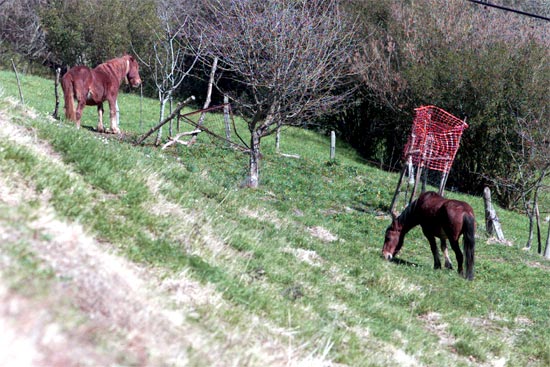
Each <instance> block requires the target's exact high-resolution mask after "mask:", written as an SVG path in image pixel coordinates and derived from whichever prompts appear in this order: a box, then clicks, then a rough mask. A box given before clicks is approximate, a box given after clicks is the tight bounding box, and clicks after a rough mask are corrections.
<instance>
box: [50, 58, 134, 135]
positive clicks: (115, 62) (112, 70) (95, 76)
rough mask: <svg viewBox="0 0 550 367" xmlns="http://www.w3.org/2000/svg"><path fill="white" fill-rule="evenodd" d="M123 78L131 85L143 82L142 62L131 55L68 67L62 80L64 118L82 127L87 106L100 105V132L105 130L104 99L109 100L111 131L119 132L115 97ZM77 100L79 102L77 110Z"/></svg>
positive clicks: (98, 127)
mask: <svg viewBox="0 0 550 367" xmlns="http://www.w3.org/2000/svg"><path fill="white" fill-rule="evenodd" d="M124 79H127V80H128V81H129V82H130V85H131V86H132V87H137V86H139V85H140V84H141V78H140V76H139V65H138V63H137V61H136V60H135V59H134V58H133V57H132V56H130V55H125V56H122V57H119V58H117V59H112V60H109V61H107V62H105V63H103V64H100V65H98V66H97V67H96V68H95V69H90V68H89V67H87V66H82V65H80V66H75V67H73V68H71V69H69V70H68V71H67V73H65V75H63V78H62V79H61V87H62V88H63V95H64V96H65V117H66V118H67V119H69V120H71V121H74V122H76V126H77V127H78V128H80V119H81V117H82V110H83V109H84V106H85V105H87V106H97V114H98V123H97V131H99V132H104V131H105V129H104V128H103V102H105V101H108V102H109V108H110V112H111V114H110V118H111V131H112V132H113V133H116V134H119V133H120V129H119V128H118V122H117V117H116V100H117V96H118V89H119V87H120V83H121V82H122V80H124ZM74 99H76V100H77V101H78V106H77V108H76V111H75V108H74Z"/></svg>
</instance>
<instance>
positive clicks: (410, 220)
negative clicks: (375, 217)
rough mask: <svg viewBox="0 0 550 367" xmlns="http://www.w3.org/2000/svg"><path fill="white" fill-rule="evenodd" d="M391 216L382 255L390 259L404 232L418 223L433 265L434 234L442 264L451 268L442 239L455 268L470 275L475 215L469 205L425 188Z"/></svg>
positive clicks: (436, 262) (436, 259) (436, 254)
mask: <svg viewBox="0 0 550 367" xmlns="http://www.w3.org/2000/svg"><path fill="white" fill-rule="evenodd" d="M392 216H393V220H392V223H391V225H390V226H389V227H388V229H387V230H386V237H385V240H384V247H383V248H382V255H383V256H384V257H385V258H386V260H391V259H392V258H393V257H394V256H395V255H396V254H397V253H398V252H399V250H400V249H401V247H402V246H403V239H404V238H405V235H406V234H407V232H409V231H410V230H411V229H412V228H414V227H416V226H417V225H420V226H421V227H422V232H423V233H424V236H426V238H427V239H428V241H429V242H430V247H431V250H432V254H433V257H434V268H435V269H441V262H440V260H439V252H438V250H437V244H436V241H435V238H436V237H437V238H439V239H440V240H441V250H442V251H443V253H444V255H445V267H446V268H447V269H452V264H451V260H450V259H449V254H448V252H447V243H446V240H449V242H450V243H451V248H452V249H453V251H454V252H455V255H456V261H457V263H458V272H459V274H460V275H463V276H465V278H466V279H468V280H473V279H474V252H475V230H476V224H475V216H474V211H473V209H472V207H471V206H470V205H469V204H468V203H465V202H463V201H458V200H449V199H445V198H443V197H442V196H440V195H438V194H437V193H435V192H425V193H423V194H422V195H420V197H419V198H418V199H417V200H415V201H413V202H412V203H411V204H410V205H409V206H408V207H407V208H406V209H405V210H404V211H403V212H402V213H401V214H400V215H399V216H396V215H395V214H393V213H392ZM460 235H463V238H464V253H465V256H466V274H465V275H464V272H463V268H462V263H463V255H462V252H461V251H460V246H459V243H458V240H459V237H460Z"/></svg>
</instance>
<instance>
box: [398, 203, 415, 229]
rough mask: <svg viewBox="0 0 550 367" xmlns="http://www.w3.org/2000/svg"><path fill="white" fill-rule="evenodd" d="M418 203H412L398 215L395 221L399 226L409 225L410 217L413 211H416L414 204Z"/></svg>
mask: <svg viewBox="0 0 550 367" xmlns="http://www.w3.org/2000/svg"><path fill="white" fill-rule="evenodd" d="M417 201H418V199H416V200H414V201H413V202H412V203H410V204H409V205H408V206H407V207H406V208H405V210H403V211H402V212H401V214H399V216H398V217H397V218H396V220H397V221H398V222H399V224H401V225H405V224H406V223H409V222H410V220H411V217H412V215H413V212H414V211H415V209H416V202H417Z"/></svg>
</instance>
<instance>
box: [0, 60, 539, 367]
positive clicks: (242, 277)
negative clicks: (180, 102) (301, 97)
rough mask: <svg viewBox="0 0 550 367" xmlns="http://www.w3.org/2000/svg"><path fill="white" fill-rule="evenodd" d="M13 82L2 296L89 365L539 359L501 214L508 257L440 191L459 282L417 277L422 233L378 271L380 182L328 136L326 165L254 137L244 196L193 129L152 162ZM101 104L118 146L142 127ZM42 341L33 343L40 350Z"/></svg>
mask: <svg viewBox="0 0 550 367" xmlns="http://www.w3.org/2000/svg"><path fill="white" fill-rule="evenodd" d="M22 79H23V80H22V81H23V89H24V93H25V100H26V105H25V106H21V105H20V104H18V103H17V102H14V97H15V96H17V90H16V85H15V78H14V77H13V75H12V74H10V73H8V72H1V71H0V89H1V93H2V96H1V97H0V126H1V128H2V129H1V130H2V137H1V139H0V177H1V179H0V229H1V231H3V232H0V238H2V241H3V243H2V247H1V248H0V254H1V259H2V260H1V266H2V268H1V269H2V271H1V274H2V284H0V298H2V299H3V300H8V301H10V302H13V301H14V300H19V301H20V302H21V303H22V304H25V305H29V308H30V309H33V308H32V307H34V309H39V310H41V311H42V312H47V313H48V315H49V320H55V321H56V325H57V329H56V330H57V333H58V334H59V335H65V339H66V340H67V343H68V345H69V346H72V344H71V343H77V346H78V348H69V349H70V350H76V351H78V353H81V354H84V355H85V356H86V357H87V359H82V358H80V360H81V361H82V360H84V361H88V360H89V361H91V362H90V363H88V364H87V365H94V363H96V364H97V363H99V362H98V361H101V363H103V364H105V365H109V364H111V365H112V364H116V363H118V364H120V365H139V364H140V363H141V364H142V365H150V366H155V365H191V366H202V365H219V366H227V365H239V366H246V365H250V366H266V365H281V366H282V365H312V366H322V365H325V366H331V365H347V366H395V365H403V366H449V365H453V366H470V365H484V366H504V365H509V366H546V365H548V364H550V348H548V346H549V345H550V315H549V314H548V311H547V310H548V302H549V301H550V288H549V287H548V284H547V283H548V279H547V278H546V277H547V276H548V273H549V271H550V263H548V262H547V261H544V260H543V259H542V258H541V257H540V256H537V255H535V254H533V253H530V252H526V251H524V250H522V249H521V247H522V245H523V243H524V241H525V231H526V228H527V226H526V221H525V220H524V219H523V218H521V217H520V216H518V215H516V214H514V213H508V212H504V211H499V213H498V214H499V216H500V218H501V222H502V224H503V228H504V231H505V235H506V237H507V238H508V239H509V240H510V241H511V245H502V244H496V243H494V242H493V241H491V240H489V239H488V238H487V236H486V235H485V234H484V231H483V227H484V223H483V222H484V221H483V202H482V199H481V198H480V197H470V196H464V195H459V194H454V193H453V194H449V196H451V197H454V198H459V199H462V200H466V201H468V202H469V203H470V204H471V205H472V206H473V207H474V209H475V211H476V216H477V222H478V233H477V249H476V251H477V252H476V257H477V259H476V261H477V262H476V279H475V280H474V281H473V282H466V281H465V280H464V279H462V278H460V277H459V276H458V275H457V274H456V272H455V271H447V270H440V271H434V270H433V269H432V266H433V262H432V258H431V253H430V251H429V247H428V244H427V241H426V240H425V239H424V238H423V236H422V234H421V232H420V230H415V231H413V232H411V233H410V234H409V235H408V237H407V238H406V242H405V245H404V247H403V249H402V251H401V253H400V255H399V257H400V258H401V259H402V260H405V261H406V263H403V264H399V263H389V262H386V261H384V260H383V259H382V258H381V255H380V251H381V246H382V241H383V235H384V230H385V228H386V226H387V225H388V224H389V217H387V216H385V215H384V212H385V210H386V209H387V207H388V205H389V202H390V200H391V196H392V193H393V189H394V187H395V184H396V180H397V176H396V175H393V174H388V173H386V172H383V171H380V170H378V169H376V168H374V167H372V166H369V165H368V164H365V162H363V161H362V160H361V159H360V157H358V156H357V155H355V154H354V152H353V151H352V150H351V149H350V148H348V147H346V146H345V145H344V144H338V146H337V157H338V158H337V160H336V162H328V153H329V152H328V150H329V149H328V139H327V138H325V137H323V136H319V135H317V134H314V133H312V132H306V131H302V130H297V129H288V130H285V131H284V133H283V135H282V142H281V149H282V151H283V152H286V153H294V154H299V155H300V159H293V158H286V157H283V156H280V155H278V154H276V153H275V151H274V150H275V149H274V142H273V141H272V139H266V140H265V142H264V144H263V146H262V148H263V154H264V159H263V162H262V172H261V175H262V176H261V179H262V182H261V187H260V188H259V189H258V190H249V189H242V188H241V183H242V182H243V179H244V177H245V175H246V164H247V157H246V156H245V155H243V153H240V152H238V151H234V150H232V149H228V148H225V147H223V146H221V145H220V144H219V143H217V142H215V141H213V140H212V139H210V138H208V137H207V136H202V135H201V136H200V138H199V141H198V143H197V144H196V145H195V146H193V147H191V148H187V147H183V146H178V147H175V148H174V147H172V148H170V149H168V150H166V151H159V150H158V149H156V148H154V147H152V146H149V145H146V146H144V147H135V146H133V145H131V144H129V143H128V142H127V141H126V140H123V141H120V140H119V139H118V138H117V137H115V136H103V135H99V134H96V133H94V132H93V131H89V130H88V129H81V130H78V131H77V130H76V129H75V128H74V126H72V125H71V124H68V123H65V122H58V121H54V120H52V119H51V118H49V117H48V114H49V113H50V112H51V111H52V110H53V106H54V102H53V82H52V81H49V80H44V79H40V78H34V77H31V76H23V78H22ZM119 104H120V109H121V128H122V130H123V131H125V132H126V136H127V140H131V138H132V136H135V135H137V134H138V133H142V132H144V131H146V130H147V129H148V128H149V127H150V126H152V125H153V124H154V122H155V121H156V116H157V114H158V107H157V103H156V102H155V101H150V100H146V101H145V102H144V103H143V107H142V113H141V118H142V120H143V122H142V123H141V124H140V122H139V120H140V113H139V111H140V102H139V98H137V97H135V96H133V95H122V96H121V98H120V100H119ZM85 111H86V113H85V116H84V119H83V125H84V126H95V118H96V117H95V110H94V109H93V108H87V109H86V110H85ZM241 133H242V134H244V130H242V129H241ZM59 228H61V229H59ZM75 228H76V229H75ZM67 233H68V234H69V235H67ZM75 249H76V250H75ZM56 254H57V257H56V256H55V255H56ZM94 254H96V255H94ZM97 254H100V255H97ZM94 256H97V257H94ZM91 258H92V259H95V260H94V261H90V259H91ZM71 259H72V260H71ZM105 259H110V260H108V261H107V260H105ZM70 264H73V265H72V266H70ZM106 264H115V265H112V266H109V267H106V266H107V265H106ZM101 266H103V267H101ZM97 269H100V270H101V271H99V270H97ZM121 269H126V270H124V272H121ZM86 274H90V275H89V276H90V277H91V278H93V279H94V280H95V281H97V282H98V283H97V284H96V283H94V281H91V280H90V278H87V277H86ZM94 274H95V275H94ZM122 274H126V275H127V274H132V276H131V279H134V278H136V279H138V280H139V281H138V280H135V281H128V280H127V279H129V278H124V277H123V275H122ZM122 278H123V279H126V281H125V282H122V281H120V280H119V279H122ZM100 281H101V282H100ZM127 283H128V284H129V285H128V284H127ZM98 284H99V285H98ZM133 284H138V286H132V285H133ZM142 293H143V294H142ZM111 296H112V297H111ZM152 300H153V301H152ZM136 305H137V306H136ZM31 306H32V307H31ZM142 306H143V307H142ZM144 310H146V311H147V312H145V311H144ZM1 311H2V312H1V313H0V316H6V315H7V316H11V321H9V320H10V317H7V320H8V321H6V324H10V322H13V323H14V325H17V322H19V318H18V317H19V316H21V313H20V314H17V315H15V316H14V315H13V314H10V313H8V312H7V311H6V310H1ZM167 315H170V317H169V318H167ZM16 316H18V317H16ZM21 317H22V316H21ZM168 319H169V320H171V322H170V323H168V321H166V320H168ZM175 319H177V320H178V322H177V325H175V326H174V323H175V322H174V321H173V320H175ZM0 320H3V319H0ZM14 320H15V321H14ZM29 323H30V322H27V324H29ZM36 323H37V324H40V322H39V321H36ZM164 323H167V324H169V326H166V327H164V326H163V327H162V331H160V330H158V329H160V327H159V326H158V325H165V324H164ZM23 331H24V330H23ZM48 335H49V334H48ZM58 341H59V338H57V339H55V340H54V341H53V342H52V343H45V344H46V346H49V349H48V348H46V347H45V346H44V345H42V346H41V348H42V349H40V348H39V351H41V352H42V353H43V354H44V355H46V356H49V358H55V357H56V356H57V354H56V350H57V349H56V348H55V347H52V346H51V345H54V346H55V345H57V344H56V343H55V342H58ZM0 345H1V341H0ZM136 345H137V346H136ZM44 348H45V349H46V351H45V352H44V351H43V349H44ZM59 350H60V351H64V350H67V348H61V347H59ZM48 353H50V354H48ZM60 353H61V352H60ZM81 354H78V355H77V356H80V355H81ZM68 358H69V357H68ZM76 359H77V357H75V360H76ZM0 361H2V359H1V357H0Z"/></svg>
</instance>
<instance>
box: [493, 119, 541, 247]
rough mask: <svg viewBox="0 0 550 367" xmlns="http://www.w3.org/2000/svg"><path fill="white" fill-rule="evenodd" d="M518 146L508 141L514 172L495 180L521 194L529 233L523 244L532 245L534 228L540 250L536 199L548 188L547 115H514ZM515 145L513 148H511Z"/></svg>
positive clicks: (537, 201) (519, 195)
mask: <svg viewBox="0 0 550 367" xmlns="http://www.w3.org/2000/svg"><path fill="white" fill-rule="evenodd" d="M516 129H517V133H518V137H519V146H518V147H514V146H512V144H509V145H507V148H508V149H510V150H511V152H510V156H511V157H512V162H513V164H514V165H515V166H516V170H515V171H516V172H517V176H515V177H514V176H512V177H499V178H498V180H500V181H501V182H504V183H505V184H507V185H508V186H510V187H512V188H513V190H514V191H515V192H516V193H517V195H518V197H520V198H521V202H522V203H523V207H524V209H525V213H526V214H527V217H528V218H529V237H528V240H527V244H526V248H531V245H532V241H533V236H534V230H535V227H536V229H537V252H538V253H539V254H541V253H542V233H541V228H540V214H539V200H540V196H541V194H542V193H543V191H545V190H548V187H547V186H546V185H545V179H546V177H547V176H548V175H550V141H549V139H548V115H547V114H546V116H544V115H540V116H537V117H533V116H527V117H524V118H518V119H517V127H516ZM514 148H515V149H514Z"/></svg>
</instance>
